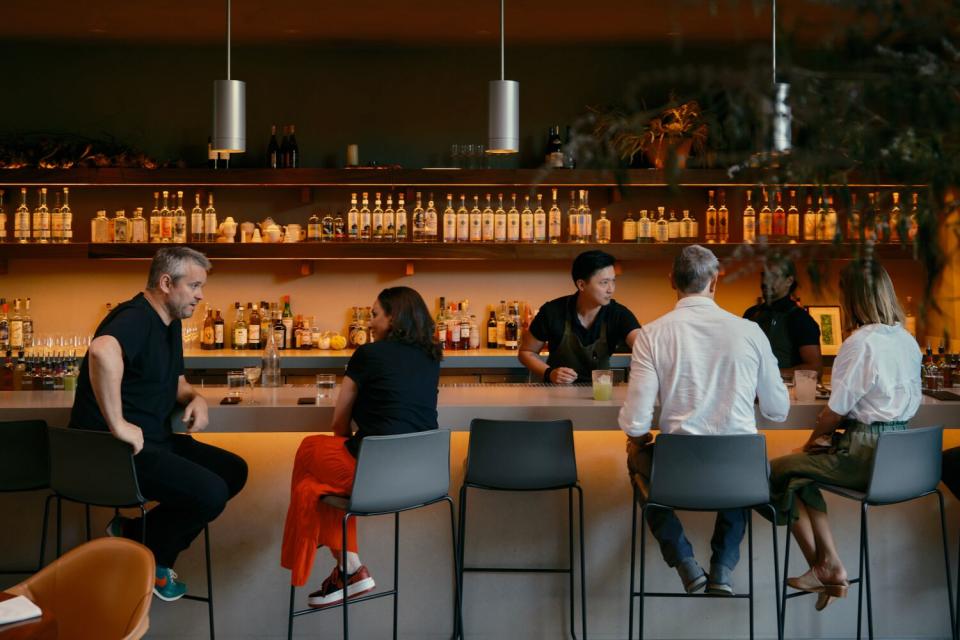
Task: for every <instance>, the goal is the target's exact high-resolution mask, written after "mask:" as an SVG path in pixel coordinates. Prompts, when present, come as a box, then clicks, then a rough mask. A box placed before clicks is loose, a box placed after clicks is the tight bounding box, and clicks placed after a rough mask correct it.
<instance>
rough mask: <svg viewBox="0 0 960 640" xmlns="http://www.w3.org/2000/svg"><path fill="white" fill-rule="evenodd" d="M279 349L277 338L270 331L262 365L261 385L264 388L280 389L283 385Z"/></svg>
mask: <svg viewBox="0 0 960 640" xmlns="http://www.w3.org/2000/svg"><path fill="white" fill-rule="evenodd" d="M277 349H278V346H277V341H276V337H275V336H274V334H273V331H270V332H268V334H267V338H266V346H265V348H264V350H263V360H262V361H261V363H260V384H261V385H263V386H264V387H268V388H270V387H279V386H280V384H281V380H282V377H281V375H280V354H279V353H277Z"/></svg>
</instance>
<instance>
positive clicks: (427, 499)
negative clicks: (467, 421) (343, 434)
mask: <svg viewBox="0 0 960 640" xmlns="http://www.w3.org/2000/svg"><path fill="white" fill-rule="evenodd" d="M449 489H450V432H449V431H447V430H439V429H435V430H431V431H419V432H416V433H404V434H399V435H392V436H370V437H367V438H364V439H363V442H362V444H361V445H360V455H359V456H358V457H357V470H356V472H355V473H354V476H353V492H352V493H351V494H350V495H349V496H324V497H323V498H321V500H323V501H324V502H326V503H327V504H329V505H331V506H333V507H336V508H337V509H343V510H344V511H345V512H346V513H345V514H344V516H343V529H342V533H343V538H342V539H343V541H344V543H343V545H342V547H343V555H342V558H341V561H342V563H343V564H342V566H344V567H346V566H347V545H346V540H347V523H348V522H349V521H350V518H353V517H356V516H380V515H389V514H393V588H392V589H390V590H389V591H382V592H380V593H374V594H370V595H366V596H358V597H356V598H348V597H344V598H343V602H342V604H341V605H340V608H341V610H342V612H343V637H344V640H346V639H347V638H349V637H350V631H349V609H348V603H349V602H350V601H352V602H353V603H354V604H357V603H360V602H364V601H366V600H375V599H377V598H384V597H387V596H393V637H394V640H396V637H397V605H398V599H399V595H400V590H399V568H400V513H401V512H403V511H410V510H412V509H419V508H421V507H426V506H429V505H431V504H435V503H437V502H441V501H446V503H447V504H448V505H449V507H450V537H451V544H452V549H453V563H454V589H456V562H457V553H456V549H457V541H456V529H455V523H454V517H453V500H451V499H450V496H449V495H448V494H447V492H448V491H449ZM296 591H297V588H296V587H295V586H293V585H291V586H290V611H289V614H288V617H287V638H288V639H291V638H293V619H294V618H296V617H299V616H304V615H308V614H311V613H317V612H319V611H326V610H327V609H326V608H325V609H312V608H311V609H300V610H294V606H293V605H294V598H295V596H296ZM344 596H346V593H344ZM457 604H458V599H457V594H456V591H454V595H453V607H454V622H453V627H454V631H455V630H456V627H457V622H456V618H457ZM328 608H329V609H335V608H336V606H331V607H328Z"/></svg>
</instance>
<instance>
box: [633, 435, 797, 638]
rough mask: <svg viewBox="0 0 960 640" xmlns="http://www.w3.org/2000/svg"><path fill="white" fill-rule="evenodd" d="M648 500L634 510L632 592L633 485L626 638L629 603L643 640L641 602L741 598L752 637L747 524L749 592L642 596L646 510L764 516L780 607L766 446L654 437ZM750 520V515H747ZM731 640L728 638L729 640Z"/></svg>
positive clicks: (750, 441) (756, 441) (740, 438)
mask: <svg viewBox="0 0 960 640" xmlns="http://www.w3.org/2000/svg"><path fill="white" fill-rule="evenodd" d="M653 451H654V453H653V466H652V469H651V472H650V487H649V499H648V500H647V501H646V503H644V505H643V507H641V510H640V590H639V591H636V590H635V589H634V584H635V583H634V579H635V575H636V546H637V502H638V499H639V498H640V491H639V489H638V487H637V486H636V484H635V483H634V499H633V517H632V520H631V534H630V614H629V620H628V623H627V624H628V626H627V629H628V631H627V638H629V639H630V640H632V638H633V600H634V598H639V599H640V601H639V635H638V637H639V638H640V639H641V640H642V639H643V615H644V609H643V601H644V598H742V599H746V600H747V601H748V603H749V613H750V638H751V639H752V638H753V637H754V634H753V626H754V625H753V598H754V593H753V520H752V517H748V518H747V568H748V572H749V581H750V590H749V591H748V592H747V593H745V594H738V595H732V596H727V595H712V594H693V593H673V592H652V593H648V592H646V591H645V590H644V568H645V562H646V544H645V543H646V531H647V528H646V527H645V526H644V524H645V522H646V516H647V509H650V508H659V509H673V510H674V511H721V510H726V509H751V510H752V509H757V510H761V509H762V510H764V511H769V513H770V516H771V524H770V526H771V531H772V533H773V572H774V583H773V584H774V589H775V590H776V591H777V593H776V594H775V598H774V603H775V605H778V604H779V602H780V594H779V584H780V576H779V570H778V568H777V565H778V562H777V560H778V553H777V526H776V518H775V516H776V512H775V511H774V508H773V505H771V504H770V483H769V480H768V478H767V444H766V440H765V439H764V437H763V436H762V435H760V434H755V435H754V434H743V435H728V436H690V435H678V434H663V435H660V436H659V437H658V438H657V440H656V444H655V445H654V449H653ZM750 515H751V516H752V511H751V514H750ZM776 609H777V637H778V638H782V637H783V636H782V635H781V630H782V625H781V624H780V609H779V606H776ZM731 637H732V635H731Z"/></svg>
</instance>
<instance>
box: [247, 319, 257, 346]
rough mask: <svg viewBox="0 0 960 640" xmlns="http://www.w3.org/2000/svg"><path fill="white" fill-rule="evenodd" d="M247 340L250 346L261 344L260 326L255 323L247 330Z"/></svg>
mask: <svg viewBox="0 0 960 640" xmlns="http://www.w3.org/2000/svg"><path fill="white" fill-rule="evenodd" d="M247 340H248V341H249V343H250V344H260V324H259V323H253V324H251V325H250V328H249V329H247Z"/></svg>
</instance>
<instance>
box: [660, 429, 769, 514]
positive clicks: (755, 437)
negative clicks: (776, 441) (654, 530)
mask: <svg viewBox="0 0 960 640" xmlns="http://www.w3.org/2000/svg"><path fill="white" fill-rule="evenodd" d="M650 502H655V503H657V504H662V505H665V506H669V507H674V508H677V509H693V510H701V509H702V510H709V511H714V510H720V509H737V508H742V507H752V506H756V505H760V504H766V503H768V502H770V484H769V482H768V479H767V443H766V440H765V439H764V437H763V436H762V435H760V434H739V435H726V436H691V435H679V434H663V435H660V436H659V437H658V438H657V440H656V444H655V445H654V449H653V470H652V472H651V477H650Z"/></svg>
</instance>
